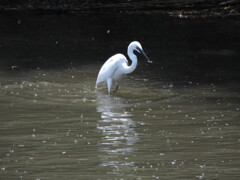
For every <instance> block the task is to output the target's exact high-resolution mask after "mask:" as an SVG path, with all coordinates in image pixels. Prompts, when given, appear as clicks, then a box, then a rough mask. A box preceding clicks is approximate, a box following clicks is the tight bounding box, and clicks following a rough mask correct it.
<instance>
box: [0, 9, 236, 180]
mask: <svg viewBox="0 0 240 180" xmlns="http://www.w3.org/2000/svg"><path fill="white" fill-rule="evenodd" d="M153 25H154V27H153ZM0 29H1V30H0V179H3V180H7V179H9V180H15V179H26V180H28V179H29V180H59V179H63V180H66V179H71V180H79V179H84V180H85V179H93V180H96V179H98V180H110V179H111V180H112V179H116V180H120V179H126V180H127V179H139V180H146V179H168V180H172V179H234V180H235V179H236V180H238V179H239V178H240V161H239V157H240V129H239V125H240V121H239V120H240V88H239V87H240V86H239V80H240V73H239V72H240V63H239V55H240V54H239V52H240V51H239V47H240V44H239V42H240V35H239V32H240V24H239V19H238V17H235V18H234V17H233V18H225V19H211V18H210V19H178V18H168V17H162V16H161V15H134V14H132V15H124V14H117V15H114V16H113V15H111V16H110V15H109V16H107V15H105V16H100V15H75V14H68V15H67V14H65V15H63V14H31V13H9V14H4V13H2V14H1V16H0ZM132 40H138V41H140V42H141V44H142V46H143V49H144V51H145V52H146V54H147V55H148V57H149V58H150V60H152V61H153V63H152V64H146V63H144V61H142V58H141V57H139V64H138V67H137V69H136V70H135V71H134V73H132V74H129V75H128V76H127V77H126V78H125V79H123V81H122V82H121V83H120V87H119V89H118V92H117V93H114V94H112V95H110V96H108V95H107V90H106V89H103V90H100V91H95V81H96V77H97V74H98V71H99V69H100V67H101V66H102V64H103V63H104V61H105V60H106V59H107V58H108V57H110V56H111V55H113V54H116V53H123V54H125V55H126V53H125V52H126V48H127V45H128V44H129V42H131V41H132Z"/></svg>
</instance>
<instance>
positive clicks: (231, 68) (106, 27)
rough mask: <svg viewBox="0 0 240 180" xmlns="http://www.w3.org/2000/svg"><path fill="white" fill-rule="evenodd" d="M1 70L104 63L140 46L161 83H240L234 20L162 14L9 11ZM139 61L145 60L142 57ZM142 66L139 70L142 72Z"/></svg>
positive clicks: (1, 21) (238, 28) (0, 45)
mask: <svg viewBox="0 0 240 180" xmlns="http://www.w3.org/2000/svg"><path fill="white" fill-rule="evenodd" d="M0 28H1V32H0V54H1V55H0V69H1V70H9V71H21V70H24V71H26V70H32V69H38V68H40V69H60V68H63V69H66V68H69V67H78V66H81V65H85V64H87V65H89V64H99V66H101V64H102V63H103V62H105V61H106V60H107V59H108V58H109V57H110V56H112V55H113V54H116V53H123V54H124V55H126V50H127V46H128V44H129V43H130V42H131V41H133V40H138V41H140V42H141V44H142V46H143V48H144V50H145V52H146V54H147V55H148V56H149V58H150V60H152V61H153V62H154V64H153V65H152V66H151V71H150V72H145V73H151V74H154V75H155V78H157V80H158V81H160V80H161V78H164V79H169V80H177V81H179V80H182V79H187V81H188V80H189V81H190V80H194V81H209V82H214V81H217V82H221V81H232V80H239V78H240V75H239V72H240V69H239V67H240V64H239V52H240V51H239V47H240V44H239V42H240V35H239V32H240V23H239V19H238V18H237V17H236V18H225V19H220V18H206V19H197V20H196V19H181V18H169V17H164V16H161V15H136V14H135V15H129V14H128V15H126V14H116V15H114V16H113V15H111V16H108V15H94V14H91V15H75V14H34V13H32V14H31V13H9V14H1V17H0ZM139 58H140V59H139V61H142V58H141V57H139ZM141 67H143V65H141V63H140V65H139V66H138V68H137V69H136V72H141V71H144V69H142V68H141Z"/></svg>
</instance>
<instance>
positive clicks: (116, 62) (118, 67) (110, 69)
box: [96, 41, 150, 94]
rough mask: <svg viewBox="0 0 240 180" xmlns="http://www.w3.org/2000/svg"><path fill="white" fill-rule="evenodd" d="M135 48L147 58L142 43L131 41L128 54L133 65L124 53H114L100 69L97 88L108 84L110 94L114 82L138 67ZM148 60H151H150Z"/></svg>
mask: <svg viewBox="0 0 240 180" xmlns="http://www.w3.org/2000/svg"><path fill="white" fill-rule="evenodd" d="M134 50H136V51H137V52H139V53H142V54H143V55H144V56H145V57H146V58H147V56H146V54H145V53H144V51H143V49H142V46H141V44H140V43H139V42H137V41H133V42H131V43H130V44H129V46H128V51H127V53H128V56H129V58H130V60H131V61H132V63H131V65H130V66H129V65H128V60H127V58H126V57H125V56H124V55H123V54H116V55H113V56H112V57H110V58H109V59H108V60H107V61H106V62H105V63H104V64H103V66H102V68H101V69H100V71H99V73H98V77H97V81H96V88H98V87H99V86H100V85H101V84H107V87H108V93H109V94H110V92H111V87H112V84H113V83H115V82H117V81H118V80H119V79H120V78H121V77H122V76H123V75H125V74H129V73H131V72H133V71H134V70H135V69H136V67H137V62H138V61H137V56H136V55H135V54H134V53H133V51H134ZM147 60H148V58H147ZM148 62H150V61H149V60H148Z"/></svg>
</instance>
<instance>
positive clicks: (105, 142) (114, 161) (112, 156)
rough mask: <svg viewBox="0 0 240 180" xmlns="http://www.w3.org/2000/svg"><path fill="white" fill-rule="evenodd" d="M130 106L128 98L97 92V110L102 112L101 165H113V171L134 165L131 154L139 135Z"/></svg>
mask: <svg viewBox="0 0 240 180" xmlns="http://www.w3.org/2000/svg"><path fill="white" fill-rule="evenodd" d="M130 108H131V106H130V105H129V104H128V102H127V100H126V99H123V98H120V97H114V96H108V95H105V94H100V93H98V94H97V112H99V113H101V119H100V120H99V121H98V126H97V128H98V129H99V131H100V133H101V134H102V139H101V140H100V142H99V144H98V146H99V151H100V152H101V153H100V154H102V155H101V157H100V158H101V159H102V163H101V166H107V167H112V168H113V172H112V173H114V172H115V173H117V172H118V171H121V170H124V169H125V168H128V167H131V166H133V165H134V162H131V156H132V153H133V152H134V144H135V143H136V142H137V141H138V136H137V133H136V132H135V130H134V127H135V126H136V124H135V122H134V121H133V120H132V116H133V115H132V114H131V113H129V112H127V111H126V110H127V109H130Z"/></svg>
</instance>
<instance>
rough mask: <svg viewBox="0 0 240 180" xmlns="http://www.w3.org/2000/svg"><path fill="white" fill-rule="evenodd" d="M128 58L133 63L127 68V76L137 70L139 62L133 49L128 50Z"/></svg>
mask: <svg viewBox="0 0 240 180" xmlns="http://www.w3.org/2000/svg"><path fill="white" fill-rule="evenodd" d="M128 57H129V58H130V60H131V61H132V64H131V65H130V66H127V67H126V68H125V74H129V73H132V72H133V71H134V70H135V69H136V67H137V62H138V61H137V56H136V55H135V54H134V53H133V49H132V48H129V49H128Z"/></svg>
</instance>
